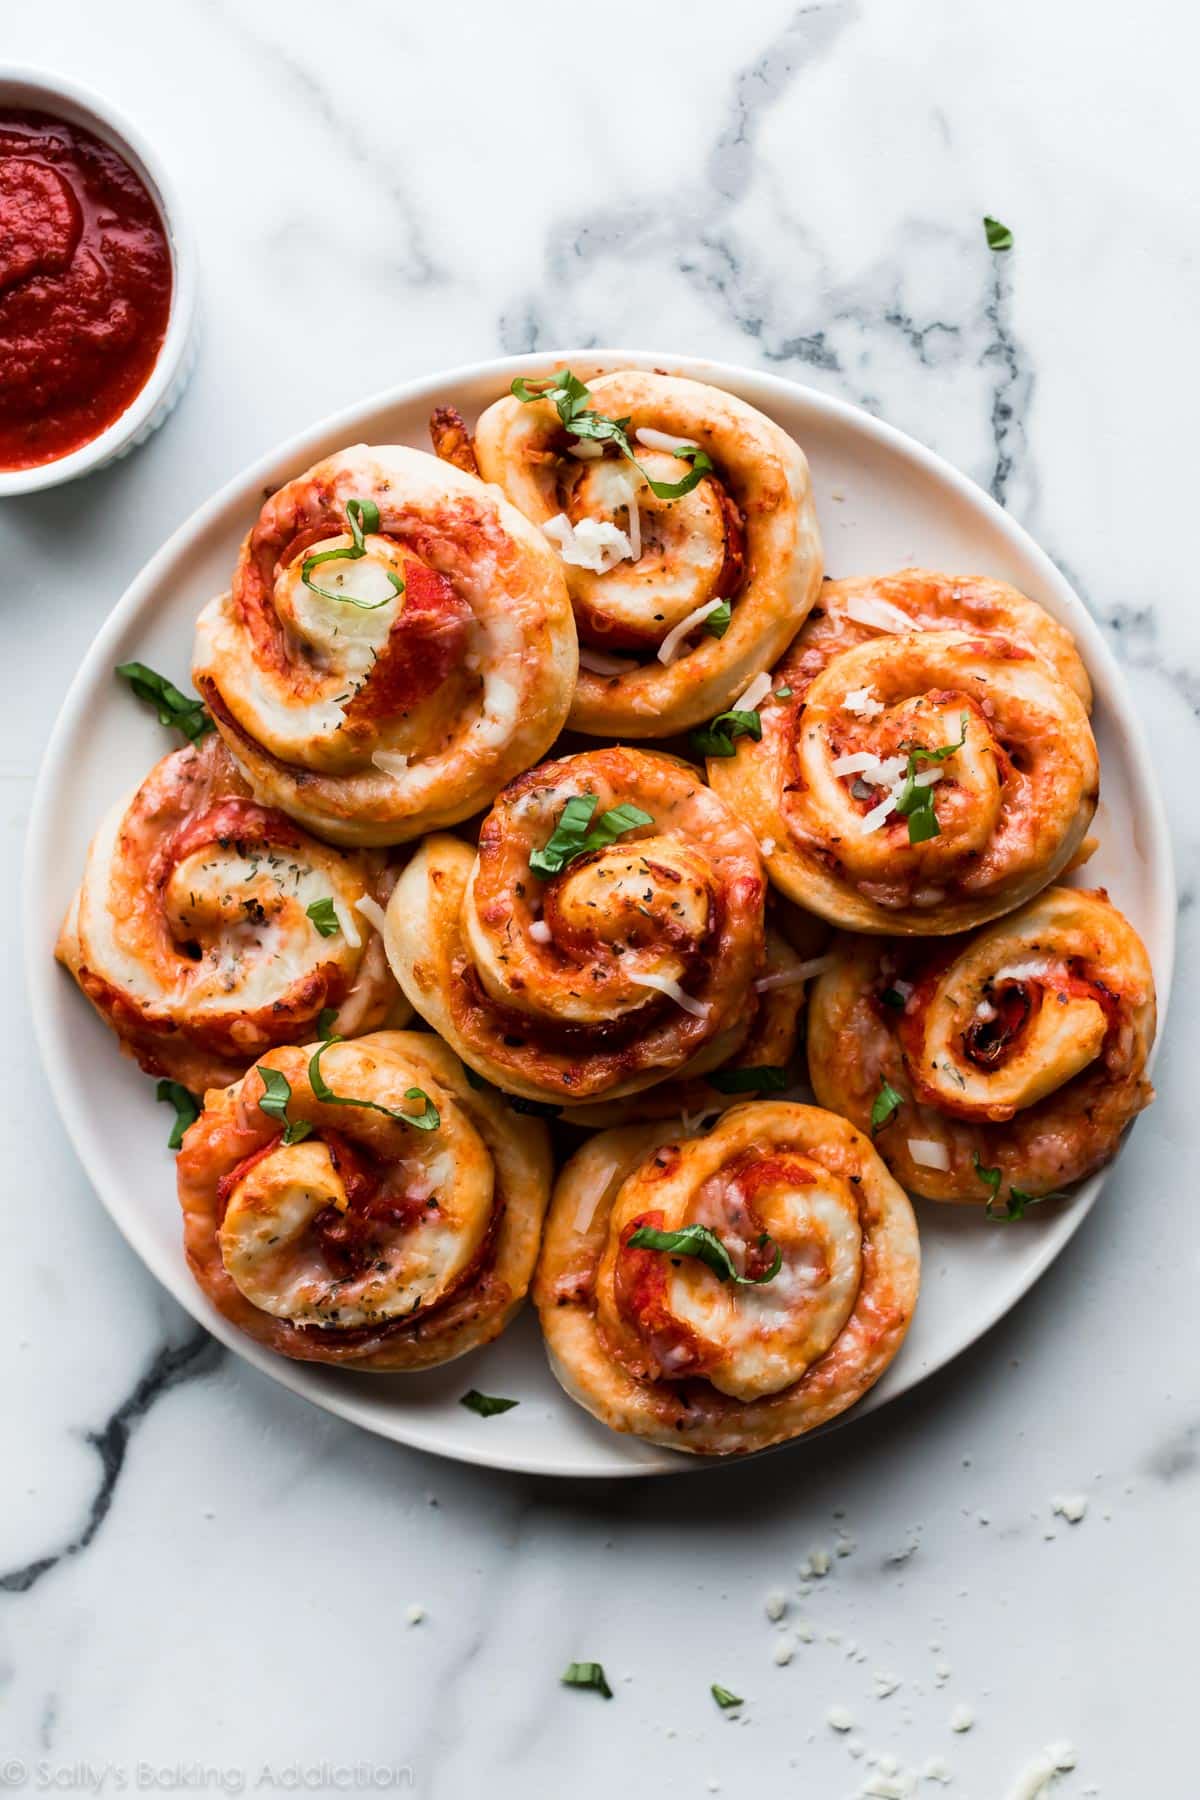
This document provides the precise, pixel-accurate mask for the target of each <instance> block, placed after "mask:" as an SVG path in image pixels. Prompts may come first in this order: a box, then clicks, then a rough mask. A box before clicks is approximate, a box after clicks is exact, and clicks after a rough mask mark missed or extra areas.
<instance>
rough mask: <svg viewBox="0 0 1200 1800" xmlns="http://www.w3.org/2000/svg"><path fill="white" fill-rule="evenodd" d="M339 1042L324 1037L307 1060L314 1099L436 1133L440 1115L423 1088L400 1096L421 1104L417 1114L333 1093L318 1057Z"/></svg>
mask: <svg viewBox="0 0 1200 1800" xmlns="http://www.w3.org/2000/svg"><path fill="white" fill-rule="evenodd" d="M343 1041H344V1040H343V1039H342V1038H338V1037H331V1038H326V1039H325V1042H324V1043H323V1044H322V1045H321V1047H320V1049H318V1050H314V1051H313V1053H312V1055H311V1056H310V1057H309V1059H308V1082H309V1086H310V1087H311V1088H312V1091H313V1094H314V1095H315V1097H316V1098H317V1099H318V1100H323V1101H324V1102H325V1104H326V1106H358V1107H361V1108H362V1109H363V1110H364V1111H365V1112H377V1113H382V1114H383V1116H384V1118H385V1119H396V1120H397V1121H398V1122H399V1123H400V1124H401V1125H411V1126H412V1127H413V1130H414V1131H436V1130H437V1128H438V1126H439V1125H440V1124H441V1122H442V1119H441V1114H440V1113H439V1112H438V1109H437V1107H436V1106H435V1105H434V1104H433V1101H432V1100H431V1099H430V1098H429V1095H428V1094H427V1093H426V1092H425V1090H424V1088H419V1087H411V1088H407V1089H406V1090H405V1094H404V1098H405V1099H406V1100H423V1101H424V1102H425V1104H424V1106H423V1107H422V1109H421V1111H420V1112H419V1113H406V1112H400V1111H398V1110H396V1109H395V1108H393V1107H390V1106H379V1105H378V1104H377V1103H376V1102H375V1101H374V1100H355V1099H353V1098H352V1097H351V1096H350V1095H349V1094H335V1093H334V1091H333V1089H332V1088H331V1087H330V1085H329V1083H328V1082H327V1081H326V1079H325V1077H324V1075H322V1073H321V1058H322V1057H323V1056H324V1054H325V1052H326V1051H327V1050H329V1049H332V1047H333V1045H334V1044H340V1043H342V1042H343Z"/></svg>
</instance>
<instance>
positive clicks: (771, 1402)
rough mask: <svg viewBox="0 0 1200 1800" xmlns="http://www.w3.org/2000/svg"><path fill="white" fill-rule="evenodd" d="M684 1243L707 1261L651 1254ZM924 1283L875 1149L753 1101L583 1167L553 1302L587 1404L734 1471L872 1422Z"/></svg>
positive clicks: (654, 1134) (595, 1155)
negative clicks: (791, 1445)
mask: <svg viewBox="0 0 1200 1800" xmlns="http://www.w3.org/2000/svg"><path fill="white" fill-rule="evenodd" d="M680 1231H683V1232H690V1233H692V1234H693V1235H692V1236H691V1239H690V1241H691V1243H692V1244H693V1245H695V1244H696V1242H697V1236H696V1234H697V1233H698V1234H699V1235H700V1236H703V1237H704V1238H705V1240H706V1251H705V1252H704V1253H701V1252H700V1251H698V1250H697V1249H696V1248H692V1249H690V1250H689V1251H687V1252H686V1253H682V1254H681V1253H680V1251H679V1248H678V1240H675V1242H674V1247H666V1248H663V1247H658V1246H654V1247H651V1246H648V1245H646V1243H645V1241H644V1240H643V1241H641V1242H639V1241H638V1239H639V1235H640V1234H641V1233H643V1232H649V1233H651V1234H653V1233H657V1232H665V1233H676V1232H680ZM685 1241H687V1240H685ZM714 1244H715V1245H716V1251H717V1257H716V1258H714V1257H713V1256H712V1254H711V1252H712V1249H713V1246H714ZM721 1253H723V1258H724V1260H723V1261H721V1260H720V1258H721ZM714 1260H715V1261H716V1264H717V1266H715V1267H714V1266H713V1263H714ZM722 1271H723V1272H722ZM734 1276H736V1277H737V1279H734V1278H733V1277H734ZM919 1276H920V1248H919V1244H918V1240H917V1229H916V1223H915V1221H914V1219H913V1214H912V1207H911V1206H910V1204H909V1201H908V1198H907V1196H906V1195H905V1194H904V1193H903V1191H902V1190H901V1189H900V1187H899V1186H898V1185H897V1184H896V1182H895V1181H893V1179H892V1177H891V1176H890V1175H889V1174H888V1172H887V1169H886V1168H885V1167H884V1164H883V1162H882V1160H881V1159H880V1157H879V1156H878V1155H877V1154H876V1152H875V1151H874V1150H873V1149H872V1147H871V1144H870V1142H869V1140H868V1139H867V1138H866V1137H864V1136H863V1134H862V1133H861V1132H859V1131H857V1130H855V1128H854V1127H853V1126H852V1125H849V1124H847V1123H846V1121H845V1120H843V1119H839V1118H836V1117H835V1116H834V1115H833V1114H831V1113H826V1112H821V1111H820V1110H818V1108H816V1107H812V1106H798V1105H794V1104H791V1103H788V1102H784V1101H753V1102H751V1103H749V1104H747V1105H743V1106H737V1107H735V1108H733V1110H732V1111H730V1112H727V1113H725V1114H724V1116H723V1117H722V1118H721V1119H720V1120H719V1121H718V1123H717V1124H716V1126H715V1127H714V1128H713V1130H712V1131H711V1132H709V1133H708V1134H707V1136H703V1137H680V1136H678V1135H676V1134H674V1133H672V1131H671V1128H670V1127H669V1126H664V1125H640V1126H636V1125H635V1126H629V1127H626V1128H625V1129H623V1130H618V1131H609V1132H603V1133H601V1134H600V1135H599V1136H598V1137H595V1138H593V1139H592V1140H591V1141H590V1142H589V1143H588V1144H586V1145H585V1146H584V1148H583V1149H582V1150H581V1151H579V1152H577V1154H576V1155H575V1156H574V1157H573V1158H572V1159H571V1161H570V1162H569V1163H568V1164H567V1165H566V1167H565V1168H564V1169H563V1171H562V1173H561V1175H560V1176H559V1180H558V1183H557V1186H556V1188H555V1192H554V1198H553V1200H552V1202H551V1206H550V1213H549V1217H548V1219H547V1222H546V1235H545V1241H544V1243H543V1247H542V1255H541V1259H540V1261H539V1264H538V1272H537V1277H536V1280H535V1284H534V1300H535V1303H536V1305H537V1308H538V1312H539V1314H540V1316H541V1321H542V1329H543V1332H544V1333H545V1337H546V1345H547V1349H548V1351H549V1355H550V1361H551V1365H552V1367H553V1369H554V1372H555V1374H556V1375H557V1377H558V1379H559V1381H560V1382H561V1383H562V1385H563V1387H564V1388H565V1389H566V1391H567V1393H568V1394H570V1395H571V1397H572V1398H573V1399H575V1400H577V1401H578V1402H579V1403H580V1405H582V1406H584V1407H586V1408H587V1410H588V1411H589V1412H591V1413H593V1414H594V1415H595V1416H596V1417H597V1418H598V1419H600V1420H602V1421H603V1422H604V1423H605V1424H606V1425H609V1426H611V1427H612V1428H613V1429H614V1430H615V1431H629V1432H633V1433H635V1434H636V1435H637V1436H639V1437H644V1438H648V1439H650V1440H651V1441H652V1442H654V1443H658V1444H669V1445H671V1446H673V1447H674V1448H675V1449H679V1450H690V1451H694V1452H697V1453H700V1454H704V1455H731V1454H735V1453H737V1452H744V1451H749V1450H761V1449H764V1448H765V1447H766V1446H767V1445H769V1444H777V1443H780V1442H782V1441H784V1440H785V1439H787V1438H792V1437H797V1436H799V1435H800V1434H801V1433H802V1432H806V1431H811V1430H812V1429H813V1428H814V1427H815V1426H817V1425H820V1424H823V1423H824V1422H825V1421H826V1420H828V1419H831V1418H833V1417H835V1416H836V1415H837V1414H838V1413H840V1412H843V1411H845V1409H846V1408H847V1407H848V1406H851V1405H853V1403H854V1402H855V1401H856V1400H857V1399H858V1398H859V1397H860V1396H861V1395H862V1394H863V1393H865V1392H866V1390H867V1389H868V1388H869V1387H870V1386H871V1385H872V1384H873V1383H874V1382H875V1381H877V1380H878V1379H879V1377H880V1375H882V1373H883V1371H884V1370H885V1369H886V1368H887V1366H888V1364H889V1363H890V1362H891V1360H892V1358H893V1357H894V1356H895V1354H896V1352H897V1351H898V1349H899V1348H900V1345H901V1343H902V1341H903V1339H904V1334H905V1332H906V1331H907V1329H908V1325H909V1321H910V1319H911V1318H912V1313H913V1308H914V1306H915V1304H916V1299H917V1288H918V1283H919Z"/></svg>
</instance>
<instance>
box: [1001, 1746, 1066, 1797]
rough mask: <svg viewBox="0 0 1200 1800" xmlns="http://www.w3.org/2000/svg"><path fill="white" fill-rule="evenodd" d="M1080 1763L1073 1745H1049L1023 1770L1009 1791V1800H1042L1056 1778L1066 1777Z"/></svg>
mask: <svg viewBox="0 0 1200 1800" xmlns="http://www.w3.org/2000/svg"><path fill="white" fill-rule="evenodd" d="M1078 1761H1079V1758H1078V1757H1077V1756H1076V1754H1075V1749H1074V1746H1073V1745H1071V1744H1067V1743H1062V1744H1047V1746H1046V1748H1045V1749H1044V1750H1043V1751H1042V1752H1041V1754H1040V1755H1039V1756H1035V1757H1034V1759H1033V1761H1032V1762H1031V1763H1029V1764H1027V1766H1026V1767H1025V1768H1024V1769H1022V1771H1021V1773H1020V1774H1019V1775H1018V1776H1017V1779H1016V1782H1015V1784H1014V1785H1013V1787H1011V1788H1010V1789H1009V1792H1008V1795H1007V1800H1041V1797H1042V1795H1043V1794H1045V1793H1046V1792H1047V1791H1048V1789H1049V1787H1050V1785H1051V1783H1052V1782H1053V1781H1054V1777H1055V1776H1056V1775H1065V1774H1066V1773H1067V1772H1068V1770H1070V1769H1073V1768H1074V1767H1075V1765H1076V1763H1077V1762H1078Z"/></svg>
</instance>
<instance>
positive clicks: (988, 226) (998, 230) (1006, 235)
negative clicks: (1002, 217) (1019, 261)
mask: <svg viewBox="0 0 1200 1800" xmlns="http://www.w3.org/2000/svg"><path fill="white" fill-rule="evenodd" d="M983 229H984V231H985V233H986V234H987V241H988V249H989V250H1011V249H1012V247H1013V234H1012V232H1011V231H1010V230H1009V229H1008V226H1007V225H1002V224H1001V223H1000V221H999V219H993V218H990V217H989V216H988V214H987V213H985V214H984V215H983Z"/></svg>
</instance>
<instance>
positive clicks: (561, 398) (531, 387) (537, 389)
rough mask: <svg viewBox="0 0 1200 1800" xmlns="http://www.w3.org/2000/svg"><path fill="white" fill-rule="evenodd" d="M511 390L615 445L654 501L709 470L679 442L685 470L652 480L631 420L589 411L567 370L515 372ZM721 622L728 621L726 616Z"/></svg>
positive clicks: (585, 394) (583, 434)
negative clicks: (534, 374)
mask: <svg viewBox="0 0 1200 1800" xmlns="http://www.w3.org/2000/svg"><path fill="white" fill-rule="evenodd" d="M512 392H513V394H514V395H515V396H516V398H517V399H518V400H521V401H524V402H525V403H526V404H528V403H529V402H530V401H531V400H549V401H550V403H551V405H552V406H553V407H554V409H555V411H556V412H557V414H558V416H559V420H560V422H561V423H562V426H563V429H564V430H565V431H568V432H569V433H570V434H571V436H572V437H576V438H580V439H584V438H586V439H590V440H591V441H592V442H593V443H602V444H604V443H608V444H615V445H616V446H617V449H618V450H619V451H620V452H621V455H622V456H624V457H625V458H626V459H627V460H628V461H629V462H631V463H632V464H633V466H634V468H635V469H636V470H637V471H638V474H639V475H641V476H642V477H643V479H644V480H645V481H646V483H647V484H648V486H649V488H650V492H651V493H652V494H653V495H654V497H655V499H656V500H682V498H683V496H684V495H685V494H690V493H691V491H692V489H693V488H694V487H696V486H698V484H699V483H700V482H701V481H702V480H703V478H704V476H705V475H708V474H711V472H712V461H711V459H710V458H709V456H708V455H707V453H706V452H705V451H703V450H701V449H699V448H698V447H697V446H696V445H695V444H679V445H677V446H676V448H675V449H673V450H672V451H671V455H672V456H677V457H678V458H679V460H680V461H681V462H687V463H690V464H691V468H690V469H689V471H688V473H687V474H686V475H684V476H683V477H682V479H681V480H679V481H655V480H653V479H652V478H651V477H650V476H649V475H647V473H646V471H645V469H644V468H643V467H642V465H641V463H640V462H639V461H638V459H637V457H636V456H635V455H634V454H633V445H632V444H631V443H630V441H629V427H630V425H632V423H633V420H632V419H631V418H629V419H606V418H605V417H604V414H603V413H597V412H591V411H589V410H588V403H589V402H590V400H591V397H592V396H591V391H590V390H589V389H588V388H587V387H586V386H585V384H584V383H583V382H582V381H580V380H579V379H578V377H577V376H575V375H572V373H571V371H570V369H564V370H563V371H562V373H561V374H559V375H552V376H550V377H549V378H548V379H547V380H545V381H527V380H526V379H525V378H524V376H521V375H518V377H517V379H516V380H515V381H514V382H513V384H512ZM725 623H726V624H728V623H729V621H728V619H726V621H725ZM717 635H718V636H719V635H720V633H719V632H718V633H717Z"/></svg>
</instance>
